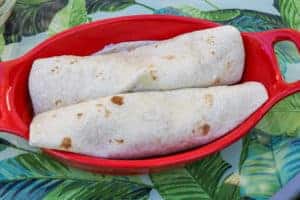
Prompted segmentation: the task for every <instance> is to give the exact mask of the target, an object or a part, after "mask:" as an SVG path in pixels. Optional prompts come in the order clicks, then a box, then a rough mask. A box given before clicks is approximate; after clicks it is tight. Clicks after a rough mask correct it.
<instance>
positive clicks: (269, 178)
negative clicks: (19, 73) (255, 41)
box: [0, 0, 300, 200]
mask: <svg viewBox="0 0 300 200" xmlns="http://www.w3.org/2000/svg"><path fill="white" fill-rule="evenodd" d="M0 6H1V8H0V25H1V28H0V57H1V60H8V59H13V58H16V57H18V56H20V55H22V54H24V53H25V52H26V51H28V50H29V49H31V48H33V47H34V46H35V45H37V44H38V43H40V42H41V41H43V40H44V39H46V38H48V37H49V36H51V35H54V34H56V33H58V32H60V31H63V30H65V29H68V28H70V27H73V26H76V25H78V24H82V23H88V22H90V21H94V20H98V19H103V18H110V17H115V16H124V15H133V14H171V15H182V16H192V17H195V18H203V19H208V20H212V21H216V22H218V23H221V24H231V25H234V26H236V27H238V28H239V29H240V30H241V31H265V30H269V29H277V28H283V27H288V28H294V29H298V30H300V0H274V1H272V0H244V1H238V0H210V1H209V0H186V1H180V0H162V1H151V0H0ZM275 51H276V54H277V57H278V59H279V63H280V68H281V72H282V75H283V76H284V77H285V79H286V80H287V81H295V80H298V79H299V78H300V56H299V55H298V53H297V51H296V49H295V46H294V45H293V44H292V43H290V42H280V43H277V44H276V47H275ZM262 67H263V66H262ZM299 172H300V93H298V94H295V95H292V96H290V97H288V98H286V99H284V100H283V101H281V102H280V103H278V104H277V105H276V106H275V107H274V108H273V109H272V110H271V111H270V112H269V113H268V114H267V115H266V116H265V117H264V118H263V120H261V122H260V123H259V124H258V125H257V126H256V128H254V129H253V130H252V131H250V133H249V134H248V135H247V136H245V137H244V138H243V139H241V140H240V141H238V142H236V143H235V144H233V145H231V146H230V147H228V148H226V149H224V150H223V151H221V152H219V153H217V154H214V155H211V156H209V157H207V158H205V159H203V160H199V161H197V162H195V163H193V164H190V165H187V166H186V167H185V168H179V169H173V170H168V171H164V172H162V173H158V174H149V175H142V176H107V175H101V174H93V173H90V172H85V171H81V170H79V169H76V168H72V167H68V166H65V165H63V164H61V163H59V162H57V161H55V160H53V159H51V158H49V157H48V156H46V155H44V154H42V153H41V152H40V151H39V149H36V148H32V147H29V146H28V144H27V142H26V141H23V140H22V139H20V138H17V137H15V136H11V135H9V134H7V133H0V199H17V200H18V199H31V200H35V199H47V200H52V199H62V200H73V199H78V200H85V199H166V200H171V199H217V200H218V199H220V200H227V199H228V200H237V199H259V200H260V199H269V198H270V197H272V196H273V195H274V194H275V193H276V192H277V191H278V190H280V189H281V188H282V187H283V186H284V185H285V184H286V183H287V182H288V181H289V180H291V179H292V178H293V177H295V175H296V174H298V173H299ZM299 188H300V186H299Z"/></svg>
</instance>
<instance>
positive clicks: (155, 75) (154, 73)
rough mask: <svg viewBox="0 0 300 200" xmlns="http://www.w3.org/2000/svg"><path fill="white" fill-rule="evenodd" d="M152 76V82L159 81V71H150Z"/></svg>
mask: <svg viewBox="0 0 300 200" xmlns="http://www.w3.org/2000/svg"><path fill="white" fill-rule="evenodd" d="M150 76H151V78H152V80H154V81H155V80H157V71H156V70H150Z"/></svg>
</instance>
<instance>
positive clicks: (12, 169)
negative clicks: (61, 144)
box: [0, 153, 152, 200]
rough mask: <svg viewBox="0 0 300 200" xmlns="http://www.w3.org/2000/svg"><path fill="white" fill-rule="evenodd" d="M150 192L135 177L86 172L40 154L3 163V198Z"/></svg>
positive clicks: (0, 193)
mask: <svg viewBox="0 0 300 200" xmlns="http://www.w3.org/2000/svg"><path fill="white" fill-rule="evenodd" d="M151 189H152V188H151V186H149V185H145V184H143V183H142V182H141V180H139V179H138V178H137V177H134V176H132V177H127V176H103V175H100V174H94V173H90V172H85V171H81V170H79V169H76V168H72V167H68V166H66V165H64V164H62V163H60V162H57V161H55V160H53V159H52V158H50V157H48V156H46V155H44V154H40V153H25V154H21V155H18V156H16V157H12V158H9V159H5V160H1V161H0V198H1V199H24V198H25V197H26V199H42V198H45V199H63V200H64V199H66V200H68V199H72V200H73V199H99V198H102V199H113V198H116V199H138V198H146V197H148V195H149V192H150V190H151Z"/></svg>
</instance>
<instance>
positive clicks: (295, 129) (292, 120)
mask: <svg viewBox="0 0 300 200" xmlns="http://www.w3.org/2000/svg"><path fill="white" fill-rule="evenodd" d="M299 119H300V93H296V94H294V95H292V96H289V97H287V98H285V99H284V100H282V101H280V102H279V103H277V104H276V105H275V106H274V107H273V108H272V109H271V110H270V111H269V112H268V113H267V114H266V115H265V116H264V118H263V119H262V120H261V121H260V122H259V123H258V125H257V128H258V129H260V130H262V131H264V132H268V133H269V134H272V135H287V136H299V135H300V120H299Z"/></svg>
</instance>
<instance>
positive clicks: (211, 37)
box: [206, 36, 215, 45]
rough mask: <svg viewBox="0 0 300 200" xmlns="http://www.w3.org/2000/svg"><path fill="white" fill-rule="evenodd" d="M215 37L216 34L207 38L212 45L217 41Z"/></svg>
mask: <svg viewBox="0 0 300 200" xmlns="http://www.w3.org/2000/svg"><path fill="white" fill-rule="evenodd" d="M214 39H215V37H214V36H209V37H208V38H207V39H206V42H207V43H208V44H210V45H213V44H215V41H214Z"/></svg>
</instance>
